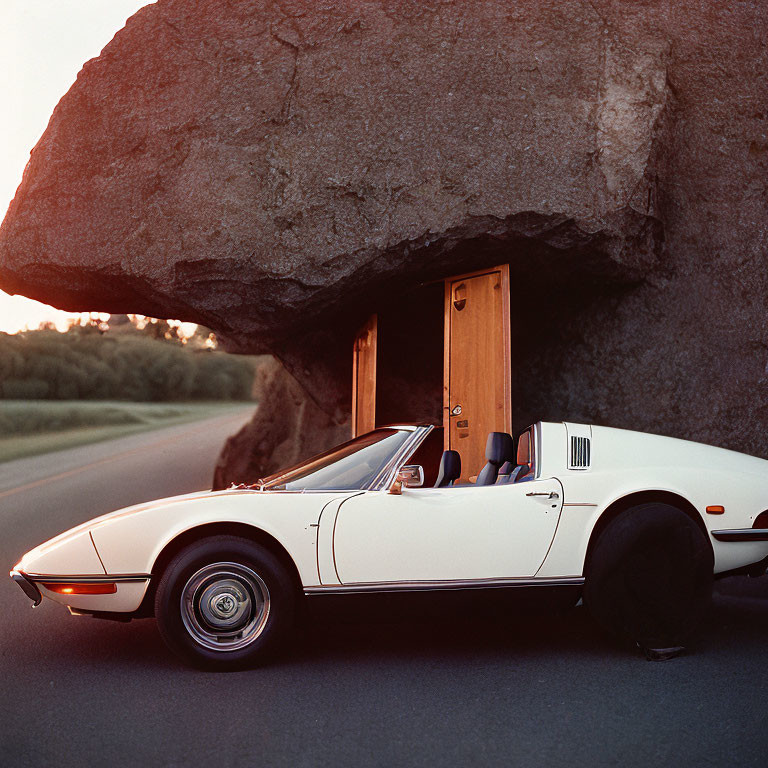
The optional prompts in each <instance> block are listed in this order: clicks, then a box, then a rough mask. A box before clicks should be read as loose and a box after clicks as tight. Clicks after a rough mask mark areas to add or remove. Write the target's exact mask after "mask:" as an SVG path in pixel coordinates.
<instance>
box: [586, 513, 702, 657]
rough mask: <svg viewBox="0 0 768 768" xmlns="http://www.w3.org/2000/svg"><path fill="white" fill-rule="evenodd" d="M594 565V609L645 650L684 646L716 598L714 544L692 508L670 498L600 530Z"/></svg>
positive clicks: (590, 604) (590, 589)
mask: <svg viewBox="0 0 768 768" xmlns="http://www.w3.org/2000/svg"><path fill="white" fill-rule="evenodd" d="M587 568H588V571H587V574H586V581H585V584H584V603H585V605H586V606H587V609H588V610H589V611H590V613H591V614H592V615H593V616H594V618H595V619H596V620H597V621H598V622H599V623H600V624H601V625H602V626H603V627H604V628H605V629H607V630H608V631H610V632H611V633H613V634H615V635H618V636H620V637H623V638H627V639H630V640H633V641H634V642H636V643H637V644H638V645H639V646H640V647H641V648H642V649H643V650H645V651H646V652H648V650H649V649H660V648H665V649H670V648H676V647H684V646H685V645H686V644H687V643H688V642H689V641H690V640H691V639H692V638H693V637H694V635H695V633H696V630H697V629H698V628H699V627H700V625H701V622H702V619H703V618H704V616H705V615H706V612H707V610H708V608H709V605H710V603H711V600H712V580H713V576H712V573H713V553H712V547H711V546H710V544H709V541H708V540H707V538H706V536H705V535H704V533H703V532H702V530H701V529H700V528H699V526H698V525H697V524H696V523H695V522H694V521H693V520H692V519H691V518H690V517H688V515H686V514H685V513H684V512H682V511H681V510H679V509H677V508H676V507H672V506H669V505H667V504H660V503H649V504H641V505H638V506H636V507H632V508H630V509H627V510H626V511H624V512H622V513H621V514H620V515H619V516H618V517H617V518H616V519H615V520H612V521H611V522H610V523H609V524H608V526H607V527H606V528H605V530H604V531H603V532H602V533H601V534H600V537H599V539H598V540H597V542H596V544H595V547H594V550H593V551H592V553H591V555H590V558H589V562H588V564H587Z"/></svg>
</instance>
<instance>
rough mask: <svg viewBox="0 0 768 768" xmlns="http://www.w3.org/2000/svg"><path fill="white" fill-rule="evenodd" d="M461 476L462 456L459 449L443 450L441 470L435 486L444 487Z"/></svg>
mask: <svg viewBox="0 0 768 768" xmlns="http://www.w3.org/2000/svg"><path fill="white" fill-rule="evenodd" d="M460 477H461V456H459V452H458V451H450V450H449V451H443V455H442V458H441V459H440V471H439V472H438V474H437V482H436V483H435V488H444V487H445V486H446V485H449V484H450V483H452V482H454V481H455V480H458V479H459V478H460Z"/></svg>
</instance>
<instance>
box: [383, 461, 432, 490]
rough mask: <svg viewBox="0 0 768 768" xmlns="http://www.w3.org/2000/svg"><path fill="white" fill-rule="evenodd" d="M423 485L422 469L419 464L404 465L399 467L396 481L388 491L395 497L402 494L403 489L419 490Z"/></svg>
mask: <svg viewBox="0 0 768 768" xmlns="http://www.w3.org/2000/svg"><path fill="white" fill-rule="evenodd" d="M422 485H424V467H422V466H421V465H420V464H406V465H405V466H404V467H400V471H399V472H398V473H397V479H396V480H395V482H394V483H392V487H391V488H390V489H389V492H390V493H393V494H395V495H397V494H400V493H402V492H403V488H420V487H421V486H422Z"/></svg>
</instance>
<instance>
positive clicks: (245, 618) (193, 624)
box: [155, 536, 296, 670]
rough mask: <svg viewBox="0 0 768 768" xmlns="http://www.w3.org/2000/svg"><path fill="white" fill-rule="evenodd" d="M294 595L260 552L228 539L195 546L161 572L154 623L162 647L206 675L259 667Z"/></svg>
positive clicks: (284, 626) (284, 625)
mask: <svg viewBox="0 0 768 768" xmlns="http://www.w3.org/2000/svg"><path fill="white" fill-rule="evenodd" d="M295 603H296V599H295V589H294V586H293V584H292V582H291V579H290V576H289V575H288V574H287V573H286V571H285V568H284V567H283V566H282V564H281V563H280V561H279V560H278V559H277V558H276V557H275V556H274V555H273V554H272V553H271V552H270V551H269V550H267V549H265V548H264V547H261V546H259V545H257V544H255V543H254V542H251V541H249V540H247V539H242V538H239V537H235V536H213V537H210V538H207V539H201V540H200V541H198V542H195V543H194V544H191V545H190V546H189V547H187V548H185V549H183V550H182V551H181V552H179V553H178V554H177V555H176V556H175V557H174V558H173V560H172V561H171V562H170V563H169V565H168V567H167V568H166V570H165V572H164V574H163V576H162V578H161V579H160V583H159V585H158V588H157V594H156V596H155V616H156V617H157V623H158V627H159V629H160V634H161V636H162V638H163V640H165V642H166V644H167V645H168V647H169V648H170V649H171V650H172V651H174V652H175V653H176V654H178V655H179V656H180V657H181V658H183V659H184V660H185V661H187V662H189V663H192V664H194V665H196V666H202V667H207V668H213V669H222V670H223V669H239V668H242V667H246V666H253V665H256V664H259V663H262V662H264V661H265V660H267V659H268V658H269V656H270V655H271V653H272V652H273V651H274V650H275V648H276V644H277V642H278V640H279V639H280V638H281V637H282V636H284V634H285V633H286V632H287V631H288V630H289V629H290V627H291V625H292V624H293V618H294V610H295Z"/></svg>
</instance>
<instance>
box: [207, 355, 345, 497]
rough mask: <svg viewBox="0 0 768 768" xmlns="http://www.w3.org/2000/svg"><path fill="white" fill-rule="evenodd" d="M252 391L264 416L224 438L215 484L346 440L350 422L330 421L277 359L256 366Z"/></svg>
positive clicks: (249, 479)
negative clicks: (225, 440) (256, 370)
mask: <svg viewBox="0 0 768 768" xmlns="http://www.w3.org/2000/svg"><path fill="white" fill-rule="evenodd" d="M254 394H255V395H256V397H257V399H258V400H259V413H260V414H268V416H269V418H260V417H259V416H257V417H256V418H254V419H252V420H251V421H250V422H249V423H248V424H246V425H245V426H244V427H243V428H242V429H241V430H240V431H239V432H238V433H237V434H235V435H233V436H232V437H230V438H229V440H228V441H227V443H226V444H225V446H224V450H223V451H222V452H221V455H220V456H219V460H218V463H217V465H216V471H215V473H214V478H213V487H214V488H226V487H228V486H229V485H231V484H232V483H235V484H237V483H254V482H256V480H258V479H259V478H260V477H266V476H267V475H268V474H270V473H271V472H272V471H274V470H275V469H276V468H278V467H290V466H292V465H293V464H296V463H297V462H299V461H300V460H302V459H305V458H307V457H308V456H312V455H314V454H316V453H320V452H321V451H323V450H325V449H326V448H327V447H328V446H329V445H334V444H336V443H341V442H343V441H344V440H348V439H349V430H350V425H349V423H348V422H345V423H343V424H336V423H334V422H333V420H332V419H331V418H330V417H329V416H328V414H327V413H325V412H324V411H322V410H320V408H318V407H317V405H315V403H314V402H313V401H312V400H310V399H308V398H307V397H306V395H305V393H304V390H303V389H302V388H301V386H300V385H299V384H298V383H297V381H296V379H294V378H293V377H292V376H291V375H290V374H289V373H287V372H286V370H285V368H283V366H282V365H281V364H280V363H279V362H278V361H277V360H272V361H270V362H267V363H263V364H262V365H261V366H260V367H259V369H258V373H257V377H256V385H255V392H254Z"/></svg>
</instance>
